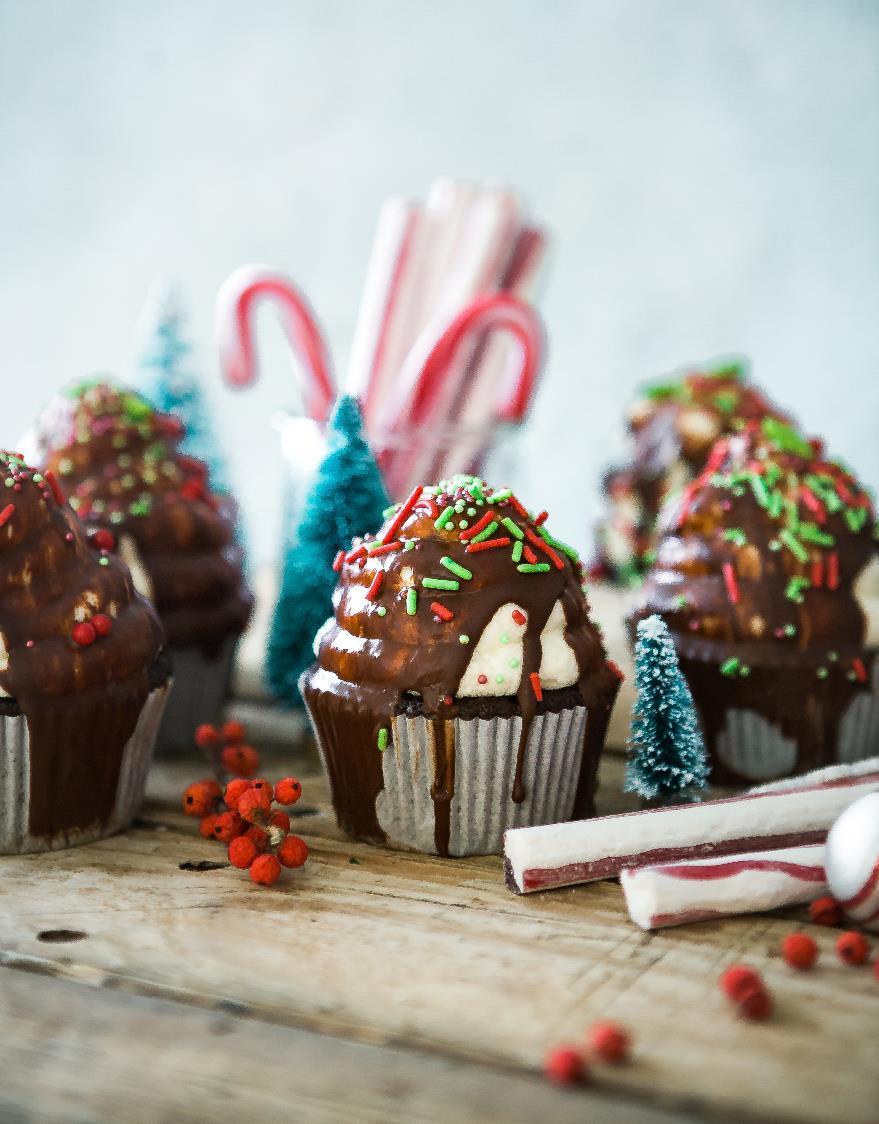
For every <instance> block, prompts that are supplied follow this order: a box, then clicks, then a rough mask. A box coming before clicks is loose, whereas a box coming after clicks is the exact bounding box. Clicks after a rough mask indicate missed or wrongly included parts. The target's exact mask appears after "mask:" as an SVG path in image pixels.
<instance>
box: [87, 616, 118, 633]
mask: <svg viewBox="0 0 879 1124" xmlns="http://www.w3.org/2000/svg"><path fill="white" fill-rule="evenodd" d="M91 626H92V628H93V629H94V630H95V632H96V633H97V634H98V636H109V635H110V633H111V632H112V631H113V618H112V617H108V616H107V614H106V613H95V615H94V616H93V617H92V619H91Z"/></svg>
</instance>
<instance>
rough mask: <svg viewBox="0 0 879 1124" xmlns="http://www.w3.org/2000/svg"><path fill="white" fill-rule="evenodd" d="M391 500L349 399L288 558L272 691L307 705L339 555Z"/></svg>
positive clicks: (273, 634)
mask: <svg viewBox="0 0 879 1124" xmlns="http://www.w3.org/2000/svg"><path fill="white" fill-rule="evenodd" d="M389 502H390V501H389V499H388V494H387V492H386V491H385V486H384V483H383V482H382V478H381V473H380V472H379V469H378V465H377V464H376V462H375V458H374V457H373V455H372V451H371V450H370V448H369V445H368V444H367V442H366V439H365V437H364V436H363V422H362V418H361V416H360V408H359V406H358V405H357V402H356V400H355V399H354V398H351V397H348V396H345V397H342V398H340V399H339V401H338V402H337V404H336V407H335V410H334V412H333V415H332V417H331V418H330V421H329V426H328V430H327V452H326V455H325V456H324V459H323V461H322V462H321V464H320V466H319V467H318V470H317V472H316V474H315V476H314V479H313V481H312V484H311V487H310V489H309V491H308V495H307V496H306V499H305V504H304V507H303V509H302V513H301V515H300V518H299V524H298V526H297V528H296V530H295V533H294V534H293V536H292V537H291V540H290V546H289V548H288V549H287V551H286V555H285V557H284V560H283V568H282V573H281V587H280V593H279V595H278V602H277V604H276V606H275V614H274V619H273V621H272V627H271V631H270V633H269V643H268V654H267V660H266V678H267V681H268V685H269V688H270V690H271V691H272V693H273V694H275V695H277V696H278V698H280V699H281V700H282V701H284V702H286V703H290V704H294V705H297V706H298V705H301V701H302V700H301V698H300V696H299V688H298V686H297V681H298V679H299V676H300V675H301V673H302V672H303V671H304V670H305V668H306V667H308V665H309V664H310V663H311V662H312V660H313V659H314V651H313V647H312V645H313V642H314V637H315V634H316V633H317V631H318V629H319V628H320V627H321V625H322V624H323V623H324V622H325V621H326V620H327V618H328V617H330V616H331V615H332V612H333V601H332V598H333V590H334V589H335V586H336V580H337V575H336V572H335V571H334V570H333V560H334V558H335V557H336V554H337V553H338V551H339V550H341V549H346V548H347V547H348V546H349V545H350V543H351V539H352V538H353V537H354V536H355V535H362V534H365V533H366V532H369V531H377V530H378V528H379V527H380V526H381V523H382V519H383V517H384V511H385V509H386V508H387V507H388V504H389Z"/></svg>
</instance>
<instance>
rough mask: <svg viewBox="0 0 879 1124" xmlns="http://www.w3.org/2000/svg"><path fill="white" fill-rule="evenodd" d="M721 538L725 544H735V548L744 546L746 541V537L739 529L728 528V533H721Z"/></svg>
mask: <svg viewBox="0 0 879 1124" xmlns="http://www.w3.org/2000/svg"><path fill="white" fill-rule="evenodd" d="M723 537H724V538H725V539H726V541H727V542H731V543H735V545H736V546H744V545H745V543H746V542H747V541H748V536H747V535H746V534H745V532H744V531H743V530H742V529H741V527H730V528H729V530H728V531H724V532H723Z"/></svg>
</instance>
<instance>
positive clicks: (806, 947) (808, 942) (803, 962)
mask: <svg viewBox="0 0 879 1124" xmlns="http://www.w3.org/2000/svg"><path fill="white" fill-rule="evenodd" d="M781 955H782V956H783V957H784V962H785V964H788V965H789V966H790V967H791V968H799V969H800V970H801V971H808V969H809V968H814V966H815V961H816V960H817V959H818V944H817V942H816V941H814V940H813V939H812V937H810V936H808V935H807V934H806V933H789V934H788V935H787V936H786V937H785V938H784V940H783V941H782V942H781Z"/></svg>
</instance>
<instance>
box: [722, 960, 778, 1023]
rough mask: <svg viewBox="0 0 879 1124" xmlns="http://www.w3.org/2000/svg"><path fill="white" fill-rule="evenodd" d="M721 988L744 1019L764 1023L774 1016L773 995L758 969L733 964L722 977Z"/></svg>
mask: <svg viewBox="0 0 879 1124" xmlns="http://www.w3.org/2000/svg"><path fill="white" fill-rule="evenodd" d="M720 986H721V988H722V990H723V992H724V994H725V995H726V996H727V998H728V999H731V1000H732V1001H733V1003H735V1005H736V1006H737V1007H738V1010H739V1014H740V1015H741V1016H742V1018H744V1019H750V1020H752V1021H753V1022H762V1021H763V1020H764V1019H768V1018H769V1016H770V1015H771V1014H772V1006H773V1004H772V995H771V994H770V992H769V988H768V987H767V986H766V981H765V980H764V979H763V977H762V976H761V974H760V973H759V972H758V971H757V969H756V968H749V967H748V965H747V964H733V965H732V967H730V968H727V969H726V971H725V972H724V973H723V975H722V976H721V977H720Z"/></svg>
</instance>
